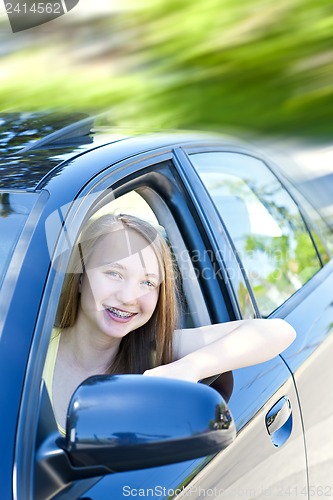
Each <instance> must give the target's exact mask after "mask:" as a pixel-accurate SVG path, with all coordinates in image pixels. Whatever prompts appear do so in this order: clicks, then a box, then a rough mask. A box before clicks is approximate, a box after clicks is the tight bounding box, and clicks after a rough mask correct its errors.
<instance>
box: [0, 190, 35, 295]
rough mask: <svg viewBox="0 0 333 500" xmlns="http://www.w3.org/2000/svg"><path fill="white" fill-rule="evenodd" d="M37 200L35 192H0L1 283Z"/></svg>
mask: <svg viewBox="0 0 333 500" xmlns="http://www.w3.org/2000/svg"><path fill="white" fill-rule="evenodd" d="M35 201H36V195H35V194H34V193H9V192H0V234H1V238H0V285H1V283H2V281H3V278H4V275H5V273H6V271H7V268H8V264H9V262H10V260H11V257H12V255H13V253H14V250H15V247H16V244H17V242H18V240H19V237H20V234H21V232H22V229H23V227H24V224H25V222H26V220H27V218H28V215H29V213H30V211H31V209H32V206H33V204H34V203H35Z"/></svg>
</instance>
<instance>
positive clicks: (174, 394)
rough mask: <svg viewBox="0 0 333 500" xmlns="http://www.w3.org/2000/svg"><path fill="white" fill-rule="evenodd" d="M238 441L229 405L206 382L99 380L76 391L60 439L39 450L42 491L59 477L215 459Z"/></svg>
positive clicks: (48, 438) (49, 440) (52, 437)
mask: <svg viewBox="0 0 333 500" xmlns="http://www.w3.org/2000/svg"><path fill="white" fill-rule="evenodd" d="M235 436H236V431H235V426H234V423H233V420H232V417H231V415H230V413H229V410H228V408H227V405H226V403H225V402H224V400H223V398H222V397H221V396H220V394H219V393H218V392H216V391H215V390H214V389H212V388H211V387H209V386H207V385H204V384H196V383H193V382H184V381H181V380H174V379H167V378H158V377H145V376H142V375H98V376H94V377H90V378H89V379H87V380H85V381H84V382H83V383H82V384H81V385H80V386H79V387H78V389H77V390H76V391H75V393H74V395H73V397H72V399H71V402H70V405H69V408H68V414H67V425H66V436H65V438H60V437H59V435H57V434H56V433H51V434H50V433H49V435H48V436H46V437H45V439H44V440H43V442H42V443H41V445H40V447H39V450H37V456H36V462H37V466H38V467H37V469H38V479H39V481H38V482H39V484H40V483H41V482H43V484H45V486H46V483H47V482H48V477H49V480H50V484H51V483H52V482H53V477H55V476H57V488H59V486H60V484H59V481H60V482H62V483H63V484H62V488H64V487H66V486H67V485H68V484H69V483H70V482H73V481H74V480H76V479H83V478H88V477H96V476H102V475H105V474H109V473H112V472H120V471H128V470H134V469H143V468H147V467H156V466H160V465H166V464H171V463H175V462H182V461H185V460H190V459H194V458H198V457H203V456H206V455H212V454H214V453H217V452H219V451H221V450H223V449H224V448H226V447H227V446H228V445H229V444H230V443H231V442H232V441H233V440H234V438H235ZM55 468H56V469H57V470H54V469H55ZM47 476H48V477H47ZM58 491H59V489H58Z"/></svg>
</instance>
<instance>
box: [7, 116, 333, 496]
mask: <svg viewBox="0 0 333 500" xmlns="http://www.w3.org/2000/svg"><path fill="white" fill-rule="evenodd" d="M120 132H121V133H118V131H117V130H114V129H112V128H110V127H107V126H97V125H94V119H93V118H91V117H88V116H82V115H80V116H70V117H68V118H66V120H65V121H64V120H62V119H60V118H59V117H57V116H56V115H52V114H42V115H39V114H30V115H27V114H20V113H16V114H13V113H12V114H6V115H2V117H1V118H0V134H1V136H0V146H1V151H0V153H1V158H0V171H1V180H0V230H1V240H0V256H1V261H0V286H1V290H0V332H1V334H0V372H1V384H0V395H1V396H0V405H1V406H0V408H1V411H0V422H1V425H0V428H1V433H0V440H1V445H0V449H1V457H0V461H1V467H0V471H1V472H0V475H1V481H0V498H1V499H4V500H6V499H8V500H9V499H11V498H16V499H19V500H20V499H24V500H25V499H30V498H31V499H37V500H39V499H42V500H46V499H51V498H56V499H58V500H60V499H73V500H74V499H82V500H83V499H86V500H87V499H93V500H98V499H110V498H112V500H118V499H123V498H124V497H158V498H164V499H167V498H168V499H170V498H174V497H176V496H177V498H187V497H190V498H191V500H192V499H199V498H206V497H211V498H225V499H228V500H230V499H236V498H237V500H239V499H240V498H248V499H250V498H251V499H253V498H258V499H259V498H260V499H264V498H280V497H288V498H289V497H297V498H310V497H319V496H320V497H324V496H327V497H329V496H332V495H333V479H332V473H331V471H332V468H333V451H332V450H333V446H332V422H333V399H332V397H331V387H332V385H333V374H332V373H333V372H332V369H331V365H332V356H333V345H332V343H333V260H332V248H333V246H332V241H333V238H332V229H330V227H329V226H328V224H327V223H326V221H325V220H324V219H323V218H322V217H321V216H320V215H319V214H318V212H317V211H316V210H315V209H314V208H313V205H312V204H311V203H310V202H309V201H308V200H307V199H306V198H305V197H304V196H303V195H302V194H301V193H300V192H299V191H298V190H297V188H296V187H295V186H294V185H293V184H292V183H291V182H290V181H289V180H288V179H286V178H285V176H284V175H282V170H281V169H280V168H279V167H278V166H277V165H275V164H274V163H272V162H271V161H270V159H268V158H267V157H266V155H262V154H261V153H260V152H258V151H257V150H256V149H253V148H252V147H251V146H249V145H247V144H245V143H243V142H242V141H238V140H237V139H233V138H229V137H224V136H222V135H219V134H209V133H196V132H195V133H194V132H170V133H169V132H168V133H153V134H147V135H145V134H142V135H140V134H139V135H136V134H128V135H127V134H126V133H124V131H120ZM120 210H122V211H127V212H129V213H134V214H136V215H139V216H140V217H142V218H145V219H146V220H149V221H152V222H153V223H155V224H159V226H161V227H162V228H163V231H164V232H165V233H166V236H167V238H168V241H169V244H170V246H171V248H172V251H173V254H174V258H175V261H176V263H177V266H178V269H179V275H180V281H181V285H182V291H183V294H184V298H185V300H184V303H185V304H184V307H183V309H182V318H181V320H182V325H183V326H190V325H192V326H200V325H204V324H210V323H216V322H225V321H232V320H237V319H242V318H258V317H263V318H283V319H285V320H286V321H288V322H289V323H290V324H291V325H292V326H293V327H294V328H295V330H296V332H297V337H296V340H295V341H294V342H293V343H292V344H291V345H290V346H289V347H288V348H287V349H286V350H285V351H284V352H283V353H282V354H281V355H279V356H276V357H275V358H273V359H271V360H270V361H267V362H264V363H261V364H258V365H255V366H250V367H246V368H241V369H238V370H234V371H233V372H227V373H224V374H221V375H219V376H218V377H213V378H211V379H209V380H205V381H203V382H204V383H198V384H193V383H191V382H183V381H175V380H173V381H172V380H167V379H161V378H154V377H153V378H151V377H142V376H140V375H117V376H108V375H101V376H96V377H93V378H92V379H88V380H87V381H85V382H84V383H83V384H82V385H81V386H80V387H79V388H78V389H77V391H76V392H75V393H74V395H73V398H72V401H71V403H70V406H69V409H68V416H67V433H66V436H65V437H64V438H63V437H61V436H60V434H59V433H58V431H57V427H56V425H55V419H54V415H53V412H52V407H51V405H50V401H49V398H48V395H47V391H46V390H45V384H44V382H43V378H42V375H43V367H44V362H45V357H46V353H47V349H48V344H49V340H50V335H51V331H52V327H53V324H54V321H55V316H56V311H57V306H58V301H59V297H60V293H61V289H62V284H63V281H64V276H65V274H66V268H67V264H68V261H69V258H70V251H71V248H72V246H73V243H74V242H75V241H76V239H77V237H78V234H79V232H80V230H81V228H82V226H83V225H84V224H85V223H86V221H87V220H88V219H89V218H90V217H96V216H98V215H99V214H101V213H105V212H112V211H116V212H117V211H120Z"/></svg>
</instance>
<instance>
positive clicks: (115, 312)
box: [105, 306, 137, 322]
mask: <svg viewBox="0 0 333 500" xmlns="http://www.w3.org/2000/svg"><path fill="white" fill-rule="evenodd" d="M105 311H106V313H107V315H108V316H109V317H111V318H112V319H114V320H116V321H122V322H125V321H128V320H130V319H131V318H133V316H136V314H137V313H132V312H129V311H123V310H122V309H118V308H117V307H110V306H105Z"/></svg>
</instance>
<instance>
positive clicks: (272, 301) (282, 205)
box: [190, 153, 320, 316]
mask: <svg viewBox="0 0 333 500" xmlns="http://www.w3.org/2000/svg"><path fill="white" fill-rule="evenodd" d="M190 158H191V162H192V163H193V165H194V166H195V167H196V168H197V170H198V173H199V175H200V177H201V179H202V181H203V182H204V184H205V186H206V188H207V189H208V191H209V193H210V195H211V196H212V198H213V201H214V203H215V205H216V207H217V209H218V211H219V213H220V214H221V216H222V219H223V221H224V224H225V226H226V228H227V230H228V232H229V234H230V236H231V238H232V240H233V242H234V245H235V247H236V250H237V252H238V253H239V256H240V258H241V260H242V263H243V266H244V269H245V271H246V273H247V276H248V279H249V281H250V284H251V286H252V289H253V292H254V295H255V298H256V300H257V303H258V306H259V309H260V312H261V314H262V315H263V316H267V315H269V314H270V313H271V312H272V311H273V310H274V309H276V308H277V307H278V306H279V305H281V304H282V303H283V302H284V301H285V300H286V299H287V298H288V297H290V296H291V295H292V294H293V293H294V292H295V291H296V290H298V289H299V288H300V287H301V286H302V285H303V284H304V283H306V282H307V281H308V280H309V279H310V278H311V277H312V276H313V275H314V274H315V273H316V272H317V271H318V270H319V269H320V262H319V259H318V256H317V252H316V249H315V247H314V245H313V243H312V240H311V237H310V235H309V233H308V231H307V229H306V226H305V224H304V221H303V219H302V217H301V214H300V213H299V210H298V208H297V205H296V204H295V202H294V201H293V200H292V198H291V197H290V195H289V194H288V192H287V191H286V190H285V189H284V188H283V186H282V185H281V183H280V182H279V181H278V179H277V178H276V177H275V176H274V175H273V173H272V172H271V171H270V170H269V169H268V168H267V166H266V165H265V164H264V163H263V162H261V161H260V160H257V159H256V158H252V157H249V156H246V155H244V154H236V153H200V154H192V155H191V157H190Z"/></svg>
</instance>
